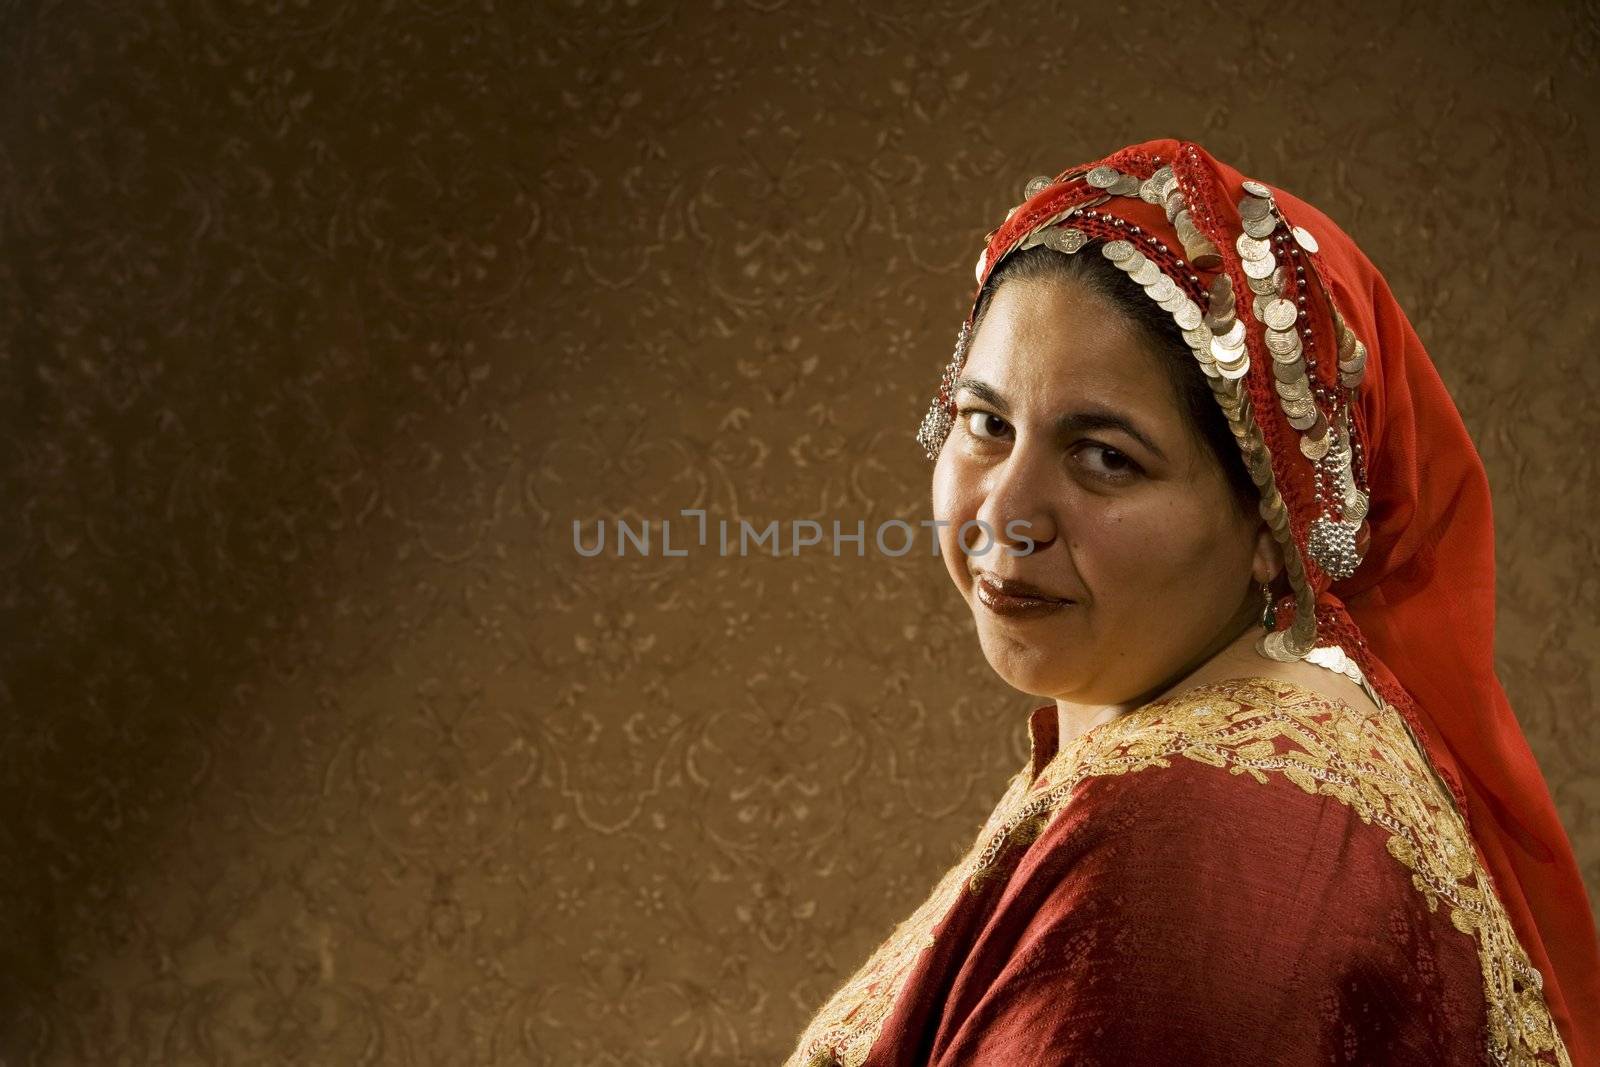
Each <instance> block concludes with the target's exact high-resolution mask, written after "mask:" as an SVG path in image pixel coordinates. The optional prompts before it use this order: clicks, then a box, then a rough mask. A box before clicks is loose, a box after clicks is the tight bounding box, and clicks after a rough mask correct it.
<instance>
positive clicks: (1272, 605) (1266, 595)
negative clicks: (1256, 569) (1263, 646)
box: [1261, 582, 1278, 634]
mask: <svg viewBox="0 0 1600 1067" xmlns="http://www.w3.org/2000/svg"><path fill="white" fill-rule="evenodd" d="M1261 599H1262V601H1263V603H1264V607H1263V608H1262V609H1261V628H1262V629H1263V630H1265V631H1267V633H1269V634H1270V633H1271V632H1272V631H1274V630H1276V629H1277V628H1278V604H1277V601H1276V600H1274V599H1273V596H1272V586H1270V585H1268V584H1267V583H1266V582H1262V583H1261Z"/></svg>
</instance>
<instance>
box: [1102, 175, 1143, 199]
mask: <svg viewBox="0 0 1600 1067" xmlns="http://www.w3.org/2000/svg"><path fill="white" fill-rule="evenodd" d="M1106 192H1108V193H1115V194H1116V195H1117V196H1138V195H1139V179H1138V178H1135V177H1134V176H1133V175H1131V174H1120V175H1118V176H1117V180H1116V181H1115V182H1114V183H1112V184H1111V185H1108V186H1107V187H1106Z"/></svg>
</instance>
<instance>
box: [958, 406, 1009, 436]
mask: <svg viewBox="0 0 1600 1067" xmlns="http://www.w3.org/2000/svg"><path fill="white" fill-rule="evenodd" d="M961 415H962V418H964V419H966V420H967V432H968V433H970V434H971V435H972V436H974V437H976V438H979V439H980V440H988V441H995V440H999V439H1000V438H1002V437H1004V436H1005V434H1006V431H1008V430H1010V429H1011V426H1010V425H1009V424H1008V423H1007V422H1006V420H1005V419H1002V418H1001V417H1000V416H999V415H996V414H994V413H992V412H988V411H979V410H977V409H975V408H974V409H971V410H968V411H963V412H962V413H961Z"/></svg>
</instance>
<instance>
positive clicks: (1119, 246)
mask: <svg viewBox="0 0 1600 1067" xmlns="http://www.w3.org/2000/svg"><path fill="white" fill-rule="evenodd" d="M1101 251H1102V252H1104V253H1105V257H1106V258H1107V259H1109V260H1110V261H1111V262H1113V263H1121V262H1122V261H1123V260H1125V259H1129V258H1131V257H1132V256H1133V255H1134V254H1135V251H1136V250H1135V249H1134V247H1133V244H1132V243H1131V242H1128V241H1107V242H1106V243H1105V244H1104V245H1103V246H1102V247H1101Z"/></svg>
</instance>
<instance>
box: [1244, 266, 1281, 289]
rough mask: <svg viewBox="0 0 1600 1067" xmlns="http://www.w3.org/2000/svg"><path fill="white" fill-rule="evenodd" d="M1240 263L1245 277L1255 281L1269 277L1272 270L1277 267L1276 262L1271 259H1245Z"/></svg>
mask: <svg viewBox="0 0 1600 1067" xmlns="http://www.w3.org/2000/svg"><path fill="white" fill-rule="evenodd" d="M1241 263H1242V266H1243V267H1244V275H1245V277H1246V278H1255V279H1257V280H1260V279H1262V278H1266V277H1268V276H1270V275H1271V274H1272V272H1273V270H1274V269H1275V268H1276V267H1277V263H1276V261H1274V260H1271V259H1246V260H1243V261H1241ZM1251 288H1252V289H1253V288H1255V287H1254V286H1251Z"/></svg>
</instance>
